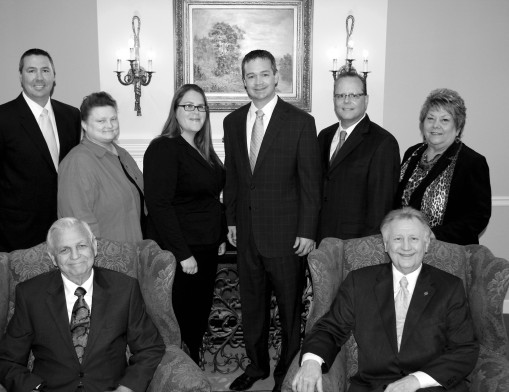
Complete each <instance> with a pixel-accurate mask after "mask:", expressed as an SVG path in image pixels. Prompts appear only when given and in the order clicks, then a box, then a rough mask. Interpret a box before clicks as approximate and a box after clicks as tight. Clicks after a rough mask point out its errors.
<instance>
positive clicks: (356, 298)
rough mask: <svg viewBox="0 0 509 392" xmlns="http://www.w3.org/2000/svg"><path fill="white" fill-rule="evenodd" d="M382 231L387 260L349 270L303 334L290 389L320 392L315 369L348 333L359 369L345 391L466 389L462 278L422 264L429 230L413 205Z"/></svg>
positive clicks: (468, 367) (324, 367) (468, 328)
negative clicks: (326, 306) (325, 309)
mask: <svg viewBox="0 0 509 392" xmlns="http://www.w3.org/2000/svg"><path fill="white" fill-rule="evenodd" d="M381 231H382V236H383V241H384V245H385V251H386V252H387V253H388V254H389V257H390V259H391V263H383V264H378V265H374V266H369V267H365V268H360V269H357V270H354V271H352V272H350V273H349V274H348V276H347V277H346V279H345V280H344V282H343V283H342V284H341V286H340V287H339V291H338V294H337V296H336V298H335V300H334V302H333V303H332V305H331V308H330V310H329V311H328V312H327V313H326V314H325V315H324V316H323V317H322V318H321V319H320V320H318V321H317V322H316V324H315V325H314V326H313V328H312V329H311V331H310V332H309V333H308V334H307V335H306V339H305V340H304V344H303V345H302V353H303V356H302V357H301V360H300V362H301V368H300V369H299V371H298V372H297V374H296V375H295V378H294V380H293V382H292V388H293V391H294V392H314V391H315V390H317V391H318V392H323V385H322V371H323V372H327V371H328V370H329V369H330V367H331V365H332V363H333V362H334V360H335V358H336V355H337V354H338V352H339V350H340V349H341V346H342V345H343V344H344V343H345V342H346V341H347V340H348V338H349V337H350V335H351V334H352V333H353V336H354V337H355V340H356V342H357V345H358V348H359V351H358V371H357V373H356V374H355V375H354V376H353V377H351V379H350V381H351V385H350V388H349V389H348V392H382V391H385V392H415V391H429V392H431V391H435V392H439V391H444V392H445V391H446V390H447V391H449V392H452V391H454V392H467V391H468V387H467V384H466V382H465V378H466V377H467V376H468V375H469V374H470V372H471V371H472V370H473V369H474V366H475V364H476V362H477V357H478V355H479V343H478V342H477V339H476V337H475V333H474V326H473V323H472V318H471V315H470V310H469V307H468V302H467V298H466V295H465V288H464V287H463V282H462V280H461V279H460V278H458V277H457V276H454V275H451V274H449V273H447V272H445V271H442V270H440V269H438V268H436V267H433V266H431V265H428V264H423V263H422V262H423V259H424V254H425V253H426V251H427V249H428V246H429V243H430V237H431V230H430V228H429V225H428V222H427V221H426V218H425V217H424V215H423V214H422V213H421V212H420V211H417V210H414V209H413V208H411V207H405V208H403V209H401V210H395V211H392V212H390V213H389V214H388V215H387V216H386V217H385V219H384V221H383V223H382V226H381ZM421 388H422V389H421Z"/></svg>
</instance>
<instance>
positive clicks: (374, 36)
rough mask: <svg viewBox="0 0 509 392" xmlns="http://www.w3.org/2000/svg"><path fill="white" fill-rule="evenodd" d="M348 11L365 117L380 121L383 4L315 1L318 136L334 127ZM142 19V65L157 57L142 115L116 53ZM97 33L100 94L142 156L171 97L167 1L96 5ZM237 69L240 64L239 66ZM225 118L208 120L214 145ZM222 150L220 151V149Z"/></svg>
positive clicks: (103, 0)
mask: <svg viewBox="0 0 509 392" xmlns="http://www.w3.org/2000/svg"><path fill="white" fill-rule="evenodd" d="M349 11H351V12H353V15H354V16H355V18H356V22H355V29H354V34H353V38H354V41H355V46H356V48H358V50H357V51H356V56H357V57H358V58H359V59H361V56H362V49H366V50H368V51H369V53H370V68H371V69H372V71H373V72H372V73H371V74H370V76H369V88H370V91H371V92H372V94H371V100H370V107H369V110H368V111H369V114H370V116H371V117H372V118H373V119H374V120H375V121H378V122H382V120H383V91H384V72H385V69H384V65H385V31H386V13H387V0H362V1H359V0H357V1H354V0H345V1H337V0H315V2H314V18H313V19H314V23H313V42H312V61H311V63H312V111H311V114H313V115H314V116H315V118H316V124H317V128H318V130H321V129H323V128H325V127H326V126H328V125H330V124H331V123H333V122H335V121H336V118H335V115H334V111H333V106H332V75H331V73H330V72H329V70H330V69H331V68H332V59H333V58H334V57H338V58H340V59H341V58H343V59H344V57H345V48H344V45H345V38H346V30H345V19H346V17H347V16H348V13H349ZM135 13H136V14H137V15H138V16H139V17H140V18H141V32H140V40H141V42H140V44H141V48H142V52H141V57H142V65H143V62H144V61H146V59H147V57H146V55H145V54H144V52H143V51H144V50H148V48H152V49H153V50H154V52H155V54H156V56H155V58H154V70H155V71H156V73H155V74H154V76H153V80H152V82H151V84H150V85H149V86H147V87H143V88H142V97H141V108H142V112H143V115H142V116H141V117H137V116H136V113H135V112H134V110H133V109H134V93H133V91H132V90H133V89H132V86H130V87H124V86H121V85H120V84H119V83H118V81H117V80H116V75H115V74H114V72H113V70H114V69H115V66H116V65H115V64H116V62H115V60H116V52H117V51H119V50H124V53H125V55H124V57H125V56H127V55H128V54H127V47H128V46H127V42H128V39H129V36H130V35H132V29H131V18H132V16H133V15H134V14H135ZM97 14H98V28H99V69H100V85H101V89H104V90H106V91H109V92H110V93H112V95H113V96H114V97H115V98H116V99H117V100H118V103H119V107H120V114H119V117H120V124H121V135H120V138H121V141H122V142H123V143H124V144H126V145H130V144H131V145H135V148H136V149H137V150H138V151H141V150H142V147H141V146H142V145H143V143H144V142H147V141H148V140H150V139H152V138H153V137H154V136H155V135H157V134H158V133H160V131H161V128H162V125H163V124H164V121H165V119H166V116H167V114H168V111H169V106H170V101H171V99H172V96H173V92H174V91H175V85H174V73H175V68H174V63H175V61H174V46H173V45H174V42H173V4H172V2H171V1H167V0H144V1H141V0H97ZM123 65H124V69H126V65H127V64H126V62H125V61H124V62H123ZM239 66H240V64H239ZM226 115H227V113H224V112H213V113H212V114H211V121H212V132H213V138H214V139H215V141H216V145H217V144H220V139H221V138H222V137H223V129H222V123H223V119H224V117H225V116H226ZM218 147H219V148H220V146H218ZM219 152H220V151H219Z"/></svg>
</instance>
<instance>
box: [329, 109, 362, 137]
mask: <svg viewBox="0 0 509 392" xmlns="http://www.w3.org/2000/svg"><path fill="white" fill-rule="evenodd" d="M364 117H366V113H365V112H364V115H363V116H362V117H361V118H360V119H359V121H357V122H356V123H354V124H352V125H350V126H349V127H348V128H343V127H342V126H341V120H339V125H338V130H337V131H336V133H335V134H334V137H335V138H338V139H339V132H341V131H346V137H347V138H348V136H350V134H351V133H352V131H353V130H354V129H355V127H356V126H357V124H359V123H360V122H361V121H362V120H364Z"/></svg>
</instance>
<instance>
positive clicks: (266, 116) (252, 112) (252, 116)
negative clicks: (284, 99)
mask: <svg viewBox="0 0 509 392" xmlns="http://www.w3.org/2000/svg"><path fill="white" fill-rule="evenodd" d="M276 104H277V94H276V95H275V96H274V98H272V99H271V100H270V101H269V102H268V103H267V104H266V105H265V106H264V107H263V108H257V107H256V106H255V105H254V103H253V102H251V107H250V108H249V112H248V113H247V119H246V140H247V155H248V156H249V154H250V153H251V151H249V150H250V148H251V134H252V133H253V125H254V123H255V120H256V111H257V110H259V109H261V110H262V111H263V134H264V135H265V131H266V130H267V126H268V125H269V121H270V118H271V117H272V113H273V112H274V108H275V107H276Z"/></svg>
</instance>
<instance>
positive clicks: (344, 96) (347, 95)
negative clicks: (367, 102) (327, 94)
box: [334, 94, 366, 101]
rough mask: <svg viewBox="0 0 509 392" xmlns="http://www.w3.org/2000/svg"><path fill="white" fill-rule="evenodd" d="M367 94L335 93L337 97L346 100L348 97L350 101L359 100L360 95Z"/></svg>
mask: <svg viewBox="0 0 509 392" xmlns="http://www.w3.org/2000/svg"><path fill="white" fill-rule="evenodd" d="M364 95H366V94H334V98H335V99H342V100H345V99H346V98H348V99H349V100H350V101H357V100H358V99H359V98H360V97H362V96H364Z"/></svg>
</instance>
